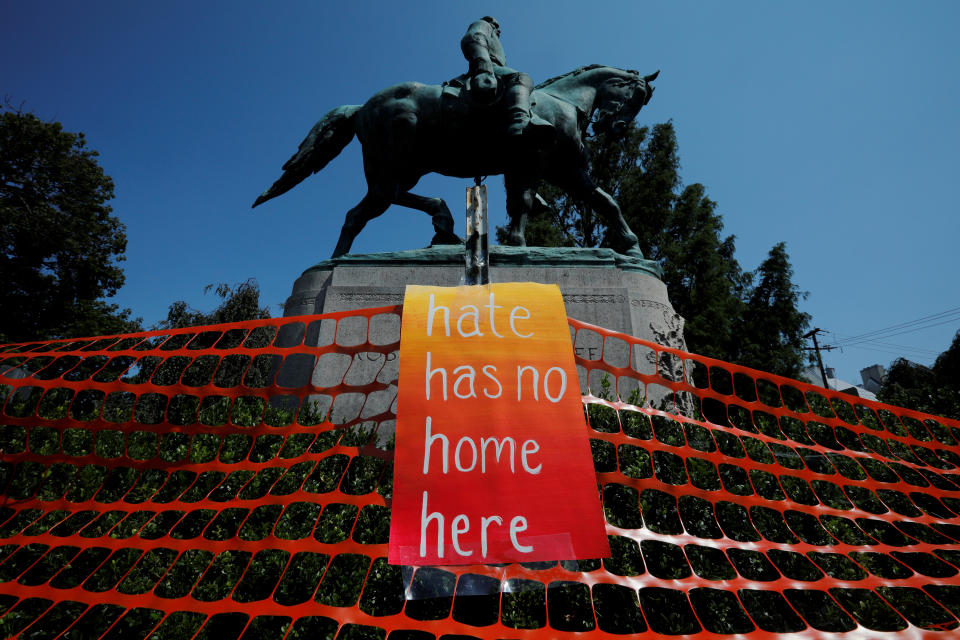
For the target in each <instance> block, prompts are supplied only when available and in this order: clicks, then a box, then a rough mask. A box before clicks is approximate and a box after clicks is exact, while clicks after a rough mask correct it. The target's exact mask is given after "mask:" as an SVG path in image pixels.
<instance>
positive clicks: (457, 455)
mask: <svg viewBox="0 0 960 640" xmlns="http://www.w3.org/2000/svg"><path fill="white" fill-rule="evenodd" d="M464 443H466V444H468V445H470V449H471V450H472V451H473V460H471V462H470V466H469V467H464V466H463V465H462V464H460V449H461V448H462V447H463V445H464ZM453 463H454V464H455V465H456V466H457V471H463V472H464V473H466V472H467V471H473V470H474V468H476V466H477V445H476V444H474V442H473V440H472V439H471V438H470V437H469V436H464V437H462V438H460V441H459V442H457V448H456V449H455V450H454V452H453Z"/></svg>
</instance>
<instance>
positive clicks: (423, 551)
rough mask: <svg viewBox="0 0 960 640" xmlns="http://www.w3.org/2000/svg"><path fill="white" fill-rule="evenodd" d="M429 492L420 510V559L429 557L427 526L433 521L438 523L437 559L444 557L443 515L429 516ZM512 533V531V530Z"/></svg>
mask: <svg viewBox="0 0 960 640" xmlns="http://www.w3.org/2000/svg"><path fill="white" fill-rule="evenodd" d="M427 511H428V509H427V492H426V491H424V492H423V508H422V509H421V510H420V557H421V558H424V557H426V555H427V525H429V524H430V521H431V520H436V522H437V557H438V558H442V557H443V514H442V513H440V512H439V511H435V512H434V513H431V514H429V515H427ZM511 531H512V529H511Z"/></svg>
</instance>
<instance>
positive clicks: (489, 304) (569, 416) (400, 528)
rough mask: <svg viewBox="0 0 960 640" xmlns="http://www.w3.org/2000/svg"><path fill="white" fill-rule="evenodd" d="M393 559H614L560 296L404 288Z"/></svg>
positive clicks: (549, 291) (498, 287)
mask: <svg viewBox="0 0 960 640" xmlns="http://www.w3.org/2000/svg"><path fill="white" fill-rule="evenodd" d="M398 384H399V398H398V401H397V438H396V443H397V446H396V456H395V470H394V500H393V510H392V511H393V513H392V517H391V527H390V548H389V561H390V562H391V563H393V564H408V565H445V564H447V565H455V564H482V563H498V562H533V561H541V560H565V559H582V558H600V557H607V556H609V555H610V548H609V545H608V543H607V537H606V533H605V528H604V520H603V513H602V510H601V506H600V499H599V496H598V493H597V483H596V476H595V474H594V470H593V463H592V458H591V455H590V444H589V439H588V436H587V432H586V424H585V422H584V417H583V407H582V405H581V402H580V388H579V383H578V380H577V372H576V367H575V365H574V360H573V348H572V345H571V343H570V333H569V329H568V327H567V321H566V312H565V310H564V306H563V298H562V297H561V296H560V290H559V289H558V288H557V287H556V286H555V285H541V284H533V283H503V284H491V285H482V286H463V287H422V286H412V285H411V286H408V287H407V291H406V299H405V301H404V305H403V325H402V329H401V338H400V376H399V383H398Z"/></svg>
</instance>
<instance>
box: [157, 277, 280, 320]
mask: <svg viewBox="0 0 960 640" xmlns="http://www.w3.org/2000/svg"><path fill="white" fill-rule="evenodd" d="M211 289H214V291H215V293H216V294H217V297H219V298H220V300H221V301H222V302H221V303H220V304H219V305H218V306H217V308H216V309H214V310H213V311H211V312H210V313H204V312H202V311H197V310H196V309H193V308H192V307H190V305H188V304H187V303H186V302H184V301H183V300H178V301H176V302H174V303H172V304H171V305H170V307H169V308H168V309H167V317H166V319H164V320H161V321H160V322H159V323H158V324H157V326H156V328H157V329H182V328H184V327H199V326H203V325H208V324H223V323H226V322H240V321H241V320H262V319H265V318H269V317H270V309H269V308H267V307H261V306H260V285H259V284H258V283H257V281H256V280H255V279H253V278H251V279H249V280H247V281H246V282H243V283H240V284H238V285H236V286H235V287H231V286H230V285H228V284H226V283H223V282H221V283H220V284H218V285H216V287H214V285H212V284H208V285H207V286H206V287H204V290H203V292H204V293H208V292H209V291H210V290H211Z"/></svg>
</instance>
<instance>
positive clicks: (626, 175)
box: [498, 122, 806, 375]
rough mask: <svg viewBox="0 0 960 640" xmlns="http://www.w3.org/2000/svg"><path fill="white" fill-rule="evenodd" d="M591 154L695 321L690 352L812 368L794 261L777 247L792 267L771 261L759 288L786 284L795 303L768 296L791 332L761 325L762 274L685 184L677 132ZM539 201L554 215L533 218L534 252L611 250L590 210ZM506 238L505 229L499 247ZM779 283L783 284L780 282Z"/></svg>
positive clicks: (631, 138)
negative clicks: (799, 336)
mask: <svg viewBox="0 0 960 640" xmlns="http://www.w3.org/2000/svg"><path fill="white" fill-rule="evenodd" d="M587 151H588V154H589V158H590V166H591V175H592V177H593V179H594V181H595V182H596V183H597V185H598V186H599V187H600V188H601V189H603V190H604V191H606V192H607V193H609V194H610V195H612V196H613V197H614V198H615V199H616V200H617V201H618V202H619V204H620V207H621V209H622V211H623V215H624V218H625V219H626V220H627V223H628V224H629V225H630V228H631V229H632V230H633V231H634V233H636V234H637V237H638V238H639V241H640V248H641V250H642V251H643V253H644V255H645V256H646V257H647V258H649V259H651V260H656V261H658V262H659V263H660V265H661V267H662V268H663V281H664V283H665V284H666V285H667V288H668V290H669V292H670V300H671V302H672V303H673V307H674V309H675V310H676V311H677V313H679V314H680V315H682V316H683V317H684V318H685V319H686V326H685V331H684V333H685V337H686V341H687V346H688V348H689V349H690V350H691V351H693V352H695V353H700V354H703V355H707V356H711V357H714V358H719V359H722V360H731V361H738V359H740V358H749V359H748V360H747V361H743V362H744V364H750V363H753V366H757V365H762V366H761V368H763V366H766V367H769V368H767V369H766V370H768V371H770V372H772V373H781V374H788V375H795V374H796V373H798V369H797V366H796V363H797V362H802V360H803V358H802V356H801V352H800V351H799V349H798V347H799V346H800V344H799V340H797V341H795V342H796V344H794V341H792V340H793V338H792V337H791V336H792V335H793V334H792V333H791V332H793V330H794V325H796V324H797V322H798V321H801V320H802V321H805V320H804V319H805V318H806V315H805V314H801V313H800V312H799V311H798V310H797V308H796V304H797V303H799V301H800V300H801V299H802V298H803V296H802V295H801V294H799V292H798V291H796V288H795V287H793V285H792V283H790V274H792V270H791V268H790V265H789V261H788V260H787V259H786V252H785V251H784V250H783V247H782V246H780V245H778V246H780V250H779V251H778V250H777V247H774V250H773V251H771V256H773V255H774V254H775V253H776V255H777V256H780V255H781V254H782V259H783V263H778V262H777V261H776V260H774V261H773V262H771V261H770V260H771V259H768V262H766V263H764V264H765V265H766V267H761V269H760V271H758V275H759V276H760V277H759V278H758V281H759V283H760V285H758V286H761V285H764V283H766V286H768V287H772V286H773V285H774V284H776V283H777V282H778V283H779V285H782V287H786V290H789V291H792V292H793V293H794V294H795V295H793V297H792V298H791V297H790V296H788V295H779V294H778V295H779V297H778V296H776V295H772V294H771V295H768V296H767V298H768V302H769V304H770V305H774V303H775V304H776V310H777V312H778V313H779V312H781V311H782V312H784V314H785V315H784V318H783V319H782V323H778V322H776V321H770V322H760V320H759V319H758V318H759V316H761V315H762V314H760V309H761V308H762V304H761V302H762V300H763V299H764V295H766V294H765V290H763V289H762V290H760V291H754V289H753V288H752V287H751V283H752V281H753V279H754V277H753V276H754V274H751V273H745V272H744V271H743V269H742V268H741V266H740V263H739V262H738V261H737V259H736V257H735V250H736V238H735V237H734V236H732V235H727V236H724V235H723V218H722V217H721V216H720V214H719V213H717V210H716V209H717V203H716V202H714V201H712V200H710V198H708V197H707V195H706V194H707V190H706V188H705V187H704V186H703V185H701V184H696V183H695V184H690V185H687V186H684V185H683V184H682V180H681V178H680V156H679V145H678V143H677V135H676V130H675V129H674V126H673V123H672V122H665V123H661V124H657V125H654V126H653V127H652V128H647V127H637V126H636V125H635V124H633V123H631V125H630V126H629V127H628V129H627V131H626V133H625V134H624V135H622V136H619V137H616V136H608V135H599V136H597V137H595V138H591V139H589V140H588V141H587ZM540 195H541V196H542V197H543V198H544V200H545V201H546V202H547V205H548V207H549V209H550V212H549V213H547V214H546V215H542V216H540V217H536V216H535V217H533V219H532V220H531V222H530V224H529V225H528V227H527V243H528V244H530V245H534V246H579V247H593V246H598V245H602V244H603V243H604V236H605V233H606V229H605V228H604V227H603V226H602V223H601V222H600V220H599V219H598V218H596V216H594V215H593V212H592V211H590V209H589V208H588V207H586V206H585V205H584V204H583V203H582V202H578V201H576V200H574V199H572V198H570V197H569V196H567V194H566V193H564V192H562V191H560V190H559V189H556V188H555V187H552V186H550V185H547V184H544V185H543V186H542V187H541V188H540ZM503 231H504V230H503V229H498V237H502V233H503ZM778 259H779V258H778ZM764 269H766V270H764ZM768 272H769V273H768ZM778 274H779V276H781V277H780V278H779V280H778V281H777V282H774V281H775V280H777V278H776V277H774V276H777V275H778ZM784 274H786V280H785V281H784V279H783V277H782V276H783V275H784ZM791 287H792V288H791ZM771 296H772V297H771ZM791 300H792V305H793V306H791ZM750 304H753V308H754V312H753V316H757V318H754V317H753V316H751V321H750V326H749V328H748V327H747V325H746V318H745V316H744V314H745V313H746V310H747V308H748V307H749V306H750ZM768 306H769V305H768ZM800 325H801V326H805V325H803V324H802V322H801V323H800ZM749 331H761V332H767V333H762V334H760V335H758V336H757V337H756V339H754V338H752V337H750V336H748V335H747V334H746V333H745V332H749ZM801 333H802V332H801ZM788 334H789V335H788ZM785 336H786V337H785ZM759 344H766V345H778V351H777V354H778V355H777V357H776V358H772V359H770V360H769V361H763V360H762V359H760V358H759V357H758V354H759V352H760V349H759V347H756V348H755V345H759ZM791 349H793V350H794V351H793V353H792V355H790V354H789V353H788V352H789V351H790V350H791Z"/></svg>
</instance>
